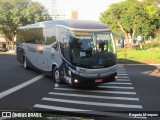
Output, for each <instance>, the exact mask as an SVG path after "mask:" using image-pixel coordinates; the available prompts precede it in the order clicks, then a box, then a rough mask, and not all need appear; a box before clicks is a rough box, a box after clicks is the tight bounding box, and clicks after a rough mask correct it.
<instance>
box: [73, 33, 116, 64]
mask: <svg viewBox="0 0 160 120" xmlns="http://www.w3.org/2000/svg"><path fill="white" fill-rule="evenodd" d="M70 39H71V42H70V48H71V54H72V61H73V64H76V65H77V66H83V67H84V66H88V67H91V66H92V67H105V66H112V65H114V64H116V51H115V45H114V40H113V39H112V36H111V33H110V32H107V31H100V32H99V31H97V32H88V31H70Z"/></svg>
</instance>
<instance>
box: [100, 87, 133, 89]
mask: <svg viewBox="0 0 160 120" xmlns="http://www.w3.org/2000/svg"><path fill="white" fill-rule="evenodd" d="M98 87H100V88H115V89H134V87H118V86H98Z"/></svg>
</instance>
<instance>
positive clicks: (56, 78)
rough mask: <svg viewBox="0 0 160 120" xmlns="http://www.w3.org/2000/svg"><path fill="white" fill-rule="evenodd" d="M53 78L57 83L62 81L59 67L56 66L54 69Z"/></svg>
mask: <svg viewBox="0 0 160 120" xmlns="http://www.w3.org/2000/svg"><path fill="white" fill-rule="evenodd" d="M53 79H54V81H55V82H56V83H59V82H60V73H59V70H58V69H57V68H54V70H53Z"/></svg>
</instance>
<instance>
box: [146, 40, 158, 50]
mask: <svg viewBox="0 0 160 120" xmlns="http://www.w3.org/2000/svg"><path fill="white" fill-rule="evenodd" d="M150 48H160V42H158V41H156V42H151V43H147V44H145V45H144V49H145V50H148V49H150Z"/></svg>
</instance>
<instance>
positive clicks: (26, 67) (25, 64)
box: [23, 57, 29, 70]
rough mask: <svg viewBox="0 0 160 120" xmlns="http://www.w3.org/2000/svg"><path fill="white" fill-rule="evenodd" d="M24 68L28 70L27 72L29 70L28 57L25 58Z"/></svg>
mask: <svg viewBox="0 0 160 120" xmlns="http://www.w3.org/2000/svg"><path fill="white" fill-rule="evenodd" d="M23 68H24V69H26V70H28V69H29V66H28V63H27V58H26V57H24V58H23Z"/></svg>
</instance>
